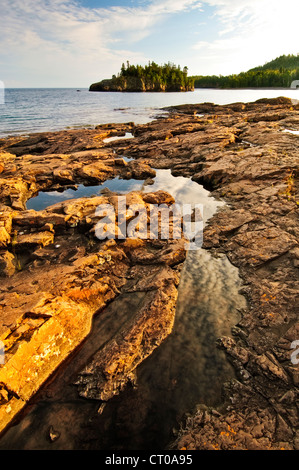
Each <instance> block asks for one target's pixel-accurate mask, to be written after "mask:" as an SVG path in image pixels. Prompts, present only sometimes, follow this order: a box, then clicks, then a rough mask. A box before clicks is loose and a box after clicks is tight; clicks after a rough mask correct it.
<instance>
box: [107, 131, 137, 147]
mask: <svg viewBox="0 0 299 470" xmlns="http://www.w3.org/2000/svg"><path fill="white" fill-rule="evenodd" d="M122 139H134V136H133V134H132V133H131V132H126V134H125V135H123V136H114V137H107V139H103V142H104V144H108V143H110V142H115V141H117V140H122Z"/></svg>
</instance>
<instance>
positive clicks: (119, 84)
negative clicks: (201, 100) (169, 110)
mask: <svg viewBox="0 0 299 470" xmlns="http://www.w3.org/2000/svg"><path fill="white" fill-rule="evenodd" d="M89 91H126V92H146V91H151V92H169V91H194V87H188V86H180V85H178V84H175V83H174V84H172V85H171V86H170V85H164V84H162V83H159V82H154V81H152V80H148V79H145V78H139V77H115V78H111V79H107V80H102V81H101V82H98V83H93V84H92V85H91V86H90V88H89Z"/></svg>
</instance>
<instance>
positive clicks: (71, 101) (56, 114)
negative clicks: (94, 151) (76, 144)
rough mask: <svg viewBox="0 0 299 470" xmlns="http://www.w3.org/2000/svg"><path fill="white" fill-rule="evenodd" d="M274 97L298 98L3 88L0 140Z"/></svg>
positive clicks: (296, 93) (263, 92) (290, 93)
mask: <svg viewBox="0 0 299 470" xmlns="http://www.w3.org/2000/svg"><path fill="white" fill-rule="evenodd" d="M278 96H287V97H289V98H293V99H299V90H291V89H249V90H246V89H242V90H240V89H237V90H213V89H196V90H195V91H194V92H188V93H105V92H103V93H98V92H89V91H88V89H81V90H80V91H77V89H73V88H55V89H53V88H51V89H35V88H24V89H22V88H15V89H7V90H5V100H4V104H0V137H5V136H7V135H15V134H27V133H32V132H43V131H55V130H61V129H65V128H76V127H93V126H95V125H97V124H105V123H108V122H118V123H120V122H129V121H133V122H135V123H136V124H143V123H146V122H148V121H150V120H152V119H154V118H155V117H156V116H157V115H158V114H161V110H160V108H163V107H166V106H174V105H179V104H187V103H188V104H189V103H203V102H212V103H215V104H229V103H234V102H239V101H243V102H252V101H256V100H257V99H259V98H274V97H278Z"/></svg>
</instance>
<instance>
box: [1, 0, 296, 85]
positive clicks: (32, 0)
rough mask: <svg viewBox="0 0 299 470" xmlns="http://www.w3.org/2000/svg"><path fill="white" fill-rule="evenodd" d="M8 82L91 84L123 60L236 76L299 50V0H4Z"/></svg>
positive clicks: (112, 71)
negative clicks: (172, 64)
mask: <svg viewBox="0 0 299 470" xmlns="http://www.w3.org/2000/svg"><path fill="white" fill-rule="evenodd" d="M0 7H1V17H0V31H1V35H0V38H1V39H0V41H1V42H0V44H1V47H0V80H1V81H3V82H4V84H5V86H6V87H88V86H89V85H90V84H91V83H92V82H95V81H98V80H101V79H103V78H110V77H111V75H112V74H117V72H118V71H119V70H120V67H121V64H122V62H126V61H127V60H129V61H130V63H132V64H137V63H138V64H142V65H143V64H146V63H147V62H148V61H149V60H154V61H155V62H157V63H159V64H163V63H165V62H168V61H171V62H174V63H175V64H179V65H181V66H182V67H184V66H185V65H186V66H187V67H188V69H189V75H194V74H216V75H219V74H222V75H225V74H230V73H239V72H241V71H245V70H248V69H249V68H251V67H254V66H257V65H262V64H264V63H265V62H267V61H268V60H271V59H274V58H275V57H277V56H279V55H281V54H290V53H293V54H297V53H298V52H299V45H298V38H297V31H298V25H297V23H298V17H299V2H298V0H285V1H284V2H281V0H206V1H198V0H159V1H158V0H111V1H107V0H0Z"/></svg>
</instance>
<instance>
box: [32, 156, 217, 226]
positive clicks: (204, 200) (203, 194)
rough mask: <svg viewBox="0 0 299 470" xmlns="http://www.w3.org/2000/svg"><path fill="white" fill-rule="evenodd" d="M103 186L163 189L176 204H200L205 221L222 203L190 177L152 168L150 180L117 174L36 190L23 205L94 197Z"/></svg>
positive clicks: (44, 205)
mask: <svg viewBox="0 0 299 470" xmlns="http://www.w3.org/2000/svg"><path fill="white" fill-rule="evenodd" d="M127 160H128V159H127ZM151 183H152V184H151ZM106 188H107V189H110V190H111V191H114V192H117V193H119V194H125V193H128V192H130V191H143V192H155V191H159V190H164V191H167V192H169V193H170V194H171V195H172V196H173V197H174V199H175V201H176V202H177V203H178V204H195V203H196V204H202V205H203V219H204V221H207V220H208V219H209V218H210V217H211V216H212V215H213V214H214V213H215V211H216V210H217V209H218V208H219V207H221V206H223V205H224V203H223V202H221V201H217V200H216V199H214V198H213V197H210V196H209V191H207V190H206V189H204V187H203V186H201V185H199V184H197V183H196V182H195V181H192V180H190V178H185V177H183V176H173V175H172V174H171V170H156V177H155V178H154V179H153V180H150V181H149V180H146V181H145V180H135V179H130V180H123V179H120V178H118V177H117V178H114V179H111V180H107V181H105V182H104V183H102V184H100V185H97V186H84V185H83V184H80V185H78V189H77V190H75V189H66V190H65V191H63V192H58V191H49V192H42V191H40V192H39V194H38V195H37V196H36V197H34V198H31V199H29V200H28V201H27V204H26V206H27V209H34V210H36V211H39V210H43V209H46V208H47V207H49V206H51V205H53V204H56V203H58V202H62V201H66V200H69V199H78V198H81V197H92V196H98V195H100V194H101V191H102V190H103V189H106Z"/></svg>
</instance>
